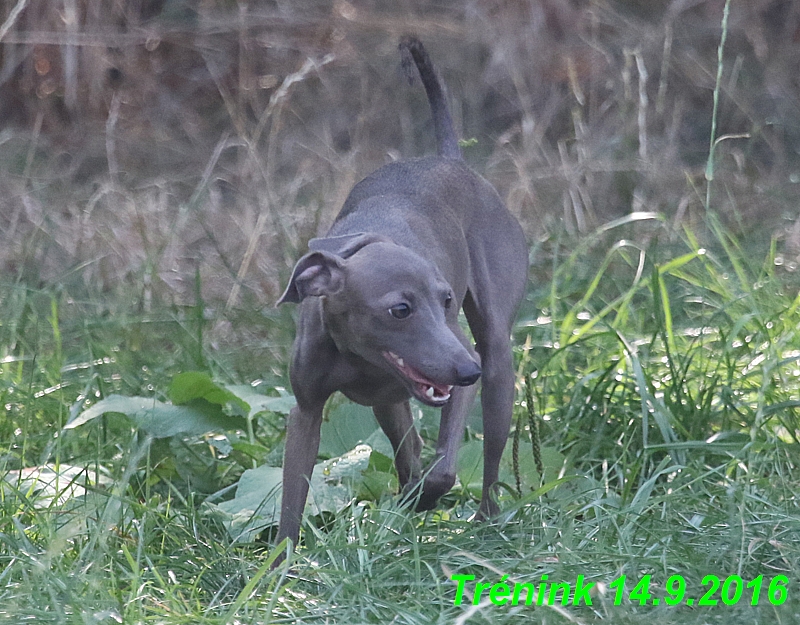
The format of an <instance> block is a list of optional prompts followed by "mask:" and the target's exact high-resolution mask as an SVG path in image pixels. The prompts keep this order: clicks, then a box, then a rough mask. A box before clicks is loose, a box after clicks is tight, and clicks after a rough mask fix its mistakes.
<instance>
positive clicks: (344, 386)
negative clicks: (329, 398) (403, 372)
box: [337, 357, 410, 406]
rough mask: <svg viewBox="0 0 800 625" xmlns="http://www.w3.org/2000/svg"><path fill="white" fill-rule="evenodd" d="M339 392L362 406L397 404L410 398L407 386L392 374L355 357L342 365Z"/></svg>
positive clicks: (338, 385)
mask: <svg viewBox="0 0 800 625" xmlns="http://www.w3.org/2000/svg"><path fill="white" fill-rule="evenodd" d="M340 364H341V369H340V371H342V373H344V375H342V376H341V379H340V380H339V381H338V382H339V383H338V384H337V390H339V391H341V393H342V394H343V395H344V396H345V397H347V398H348V399H350V400H351V401H354V402H356V403H357V404H361V405H362V406H378V405H386V404H396V403H398V402H401V401H405V400H406V399H408V398H409V397H410V395H409V393H408V390H407V389H406V388H405V386H404V385H403V384H402V383H401V382H400V381H399V380H398V379H397V378H395V377H394V376H392V375H391V374H389V373H387V372H385V371H383V370H381V369H379V368H378V367H375V366H374V365H372V364H370V363H368V362H366V361H365V360H362V359H361V358H358V357H355V358H354V359H353V358H347V359H346V361H344V362H342V363H340Z"/></svg>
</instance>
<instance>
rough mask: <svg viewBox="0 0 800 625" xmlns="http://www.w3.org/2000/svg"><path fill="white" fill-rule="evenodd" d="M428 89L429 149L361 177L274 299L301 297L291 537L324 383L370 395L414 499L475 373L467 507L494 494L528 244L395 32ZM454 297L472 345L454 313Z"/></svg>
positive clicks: (458, 417)
mask: <svg viewBox="0 0 800 625" xmlns="http://www.w3.org/2000/svg"><path fill="white" fill-rule="evenodd" d="M400 49H401V52H402V53H403V58H404V65H406V66H407V67H409V66H410V64H411V61H412V60H413V63H415V64H416V66H417V69H418V70H419V74H420V76H421V78H422V82H423V85H424V87H425V91H426V93H427V96H428V102H429V104H430V108H431V112H432V114H433V122H434V130H435V133H436V139H437V142H438V156H433V157H426V158H417V159H411V160H405V161H400V162H394V163H390V164H388V165H385V166H383V167H381V168H380V169H378V170H377V171H375V172H374V173H373V174H371V175H370V176H367V177H366V178H365V179H364V180H362V181H361V182H359V183H358V184H357V185H356V186H355V187H354V188H353V190H352V191H351V193H350V195H349V197H348V198H347V200H346V201H345V203H344V207H343V208H342V210H341V212H340V213H339V215H338V217H337V218H336V220H335V222H334V223H333V226H332V227H331V229H330V231H329V232H328V234H327V236H325V237H324V238H319V239H313V240H311V241H310V242H309V249H310V250H311V251H309V253H308V254H306V255H305V256H303V257H302V258H301V259H300V260H299V261H298V262H297V264H296V265H295V268H294V271H293V273H292V277H291V279H290V281H289V285H288V287H287V288H286V291H285V292H284V294H283V295H282V296H281V298H280V300H279V301H278V304H281V303H284V302H295V303H300V315H299V321H298V327H297V338H296V339H295V343H294V349H293V360H292V364H291V371H290V377H291V383H292V389H293V391H294V394H295V397H296V398H297V406H296V407H295V408H294V409H292V411H291V414H290V415H289V419H288V424H287V427H288V432H287V438H286V449H285V455H284V463H283V499H282V504H281V519H280V527H279V530H278V540H281V539H283V538H285V537H288V538H290V539H291V540H292V541H293V542H294V543H295V544H296V542H297V538H298V536H299V531H300V523H301V520H302V514H303V509H304V507H305V502H306V498H307V496H308V488H309V479H310V477H311V472H312V469H313V467H314V463H315V461H316V457H317V452H318V451H319V436H320V424H321V422H322V411H323V407H324V405H325V402H326V401H327V399H328V398H329V397H330V395H331V394H332V393H334V392H335V391H341V392H342V393H343V394H344V395H346V396H347V397H348V398H350V399H351V400H352V401H355V402H357V403H359V404H363V405H366V406H371V407H372V411H373V413H374V414H375V418H376V419H377V421H378V423H379V424H380V426H381V428H382V429H383V431H384V432H385V433H386V435H387V437H388V438H389V440H390V441H391V443H392V447H393V448H394V453H395V466H396V468H397V474H398V477H399V481H400V484H401V486H402V487H403V489H404V491H405V492H406V494H407V496H408V497H409V499H411V500H413V501H415V502H416V507H417V509H418V510H429V509H431V508H433V507H434V506H435V505H436V502H437V500H438V499H439V498H440V497H441V496H442V495H443V494H445V493H446V492H447V491H449V490H450V489H451V488H452V486H453V484H454V483H455V476H456V458H457V454H458V448H459V444H460V442H461V439H462V438H463V433H464V427H465V421H466V417H467V413H468V412H469V409H470V407H471V405H472V403H473V401H474V399H475V394H476V392H477V391H476V386H475V382H477V380H478V378H479V377H481V376H482V378H483V380H482V388H483V391H482V393H481V404H482V409H483V435H484V470H483V494H482V497H481V503H480V510H479V517H480V518H490V517H492V516H494V515H496V514H497V512H498V506H497V503H496V501H495V499H494V497H493V494H494V493H493V486H494V484H495V482H497V477H498V469H499V464H500V458H501V456H502V454H503V449H504V447H505V444H506V440H507V439H508V433H509V429H510V426H511V413H512V409H513V402H514V370H513V359H512V353H511V345H510V342H509V337H510V334H511V328H512V324H513V322H514V317H515V315H516V312H517V308H518V306H519V303H520V300H521V299H522V297H523V294H524V291H525V284H526V280H527V267H528V248H527V244H526V242H525V237H524V235H523V233H522V229H521V228H520V226H519V223H518V222H517V221H516V219H515V218H514V217H513V216H512V215H511V213H509V212H508V210H507V209H506V207H505V206H504V205H503V202H502V200H501V199H500V197H499V196H498V194H497V192H496V191H495V189H494V188H493V187H492V186H491V185H490V184H489V183H488V182H486V180H484V179H483V178H481V177H480V176H479V175H477V174H476V173H474V172H472V171H471V170H470V169H469V168H468V167H467V166H466V165H465V164H464V162H463V160H462V158H461V150H460V148H459V144H458V140H457V137H456V134H455V131H454V128H453V122H452V119H451V117H450V113H449V111H448V109H447V104H446V101H445V96H444V93H443V89H442V85H441V83H440V81H439V79H438V77H437V75H436V72H435V70H434V68H433V65H432V63H431V60H430V58H429V56H428V54H427V52H426V51H425V48H424V47H423V46H422V43H420V41H419V40H417V39H416V38H413V37H405V38H403V40H402V41H401V43H400ZM461 308H463V310H464V314H465V316H466V319H467V322H468V324H469V327H470V329H471V331H472V336H473V337H474V339H475V348H473V346H472V345H471V343H470V341H469V339H468V338H467V337H466V336H465V334H464V332H463V331H462V330H461V328H460V326H459V323H458V313H459V309H461ZM410 397H414V398H416V399H417V400H419V401H421V402H422V403H423V404H427V405H428V406H435V407H441V408H442V417H441V424H440V427H439V437H438V442H437V445H436V456H435V458H434V460H433V462H432V463H431V465H430V466H429V467H428V468H427V469H425V470H424V471H423V470H422V467H421V463H420V451H421V448H422V440H421V438H420V436H419V434H418V433H417V431H416V429H415V427H414V423H413V419H412V416H411V409H410V407H409V398H410Z"/></svg>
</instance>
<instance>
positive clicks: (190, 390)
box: [169, 371, 249, 413]
mask: <svg viewBox="0 0 800 625" xmlns="http://www.w3.org/2000/svg"><path fill="white" fill-rule="evenodd" d="M169 398H170V399H171V400H172V403H174V404H176V405H182V404H188V403H189V402H191V401H194V400H195V399H205V400H206V401H207V402H210V403H212V404H218V405H220V406H224V405H225V404H228V403H232V404H235V405H236V406H237V407H238V408H240V409H241V410H242V411H244V412H245V413H246V412H247V411H248V410H249V406H248V405H247V404H246V403H245V402H243V401H242V400H241V399H240V398H239V397H237V396H236V395H235V394H234V393H232V392H231V391H229V390H228V389H226V388H225V387H224V386H222V385H220V384H217V383H216V382H214V380H212V379H211V376H209V375H208V374H207V373H203V372H202V371H186V372H184V373H179V374H178V375H176V376H175V377H174V378H172V383H171V384H170V386H169Z"/></svg>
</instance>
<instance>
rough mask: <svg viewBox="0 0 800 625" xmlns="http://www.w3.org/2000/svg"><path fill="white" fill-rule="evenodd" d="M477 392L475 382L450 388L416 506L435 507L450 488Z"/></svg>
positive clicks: (453, 480)
mask: <svg viewBox="0 0 800 625" xmlns="http://www.w3.org/2000/svg"><path fill="white" fill-rule="evenodd" d="M477 392H478V386H477V385H476V384H473V385H471V386H457V387H455V388H454V389H453V391H452V394H451V397H450V401H449V402H447V404H445V406H444V408H442V419H441V422H440V424H439V437H438V439H437V441H436V457H435V458H434V459H433V462H432V463H431V466H430V469H429V470H427V471H426V472H425V477H424V482H423V484H422V493H421V495H420V497H419V502H418V503H417V510H430V509H432V508H434V507H436V502H437V501H438V500H439V498H440V497H441V496H442V495H444V494H445V493H447V492H448V491H449V490H450V489H451V488H453V484H455V481H456V467H457V463H458V450H459V448H460V447H461V442H462V440H463V438H464V427H465V425H466V422H467V415H468V414H469V410H470V408H471V407H472V404H473V402H474V401H475V394H476V393H477Z"/></svg>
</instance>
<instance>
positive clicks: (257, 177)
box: [0, 0, 800, 623]
mask: <svg viewBox="0 0 800 625" xmlns="http://www.w3.org/2000/svg"><path fill="white" fill-rule="evenodd" d="M727 6H728V8H729V14H727V17H726V18H725V19H723V16H724V15H725V7H726V2H725V1H724V0H705V1H704V0H699V1H697V0H695V1H692V0H671V1H668V0H663V1H660V2H637V1H635V0H591V1H590V0H531V1H530V2H502V1H498V2H493V1H474V2H466V3H462V2H421V1H420V2H415V1H409V0H404V1H403V2H397V3H381V2H361V1H359V2H355V1H353V2H346V1H344V0H340V1H336V2H321V1H315V0H297V1H293V2H291V3H289V2H254V1H251V2H247V1H245V0H241V1H239V2H235V3H234V2H215V1H198V2H190V1H181V0H153V1H149V0H138V1H134V2H125V3H121V2H102V3H101V2H96V3H92V2H84V1H82V0H64V1H63V2H57V3H55V4H52V3H41V2H35V1H25V0H17V1H16V2H12V1H3V2H0V24H1V25H0V124H2V127H0V145H1V146H2V148H1V149H0V271H2V274H1V275H2V280H1V283H0V395H2V399H3V401H2V407H3V417H2V418H1V419H0V476H2V479H0V562H2V567H0V619H4V620H8V621H9V622H15V623H16V622H23V621H27V620H33V621H35V622H43V623H49V622H53V623H111V622H119V623H144V622H153V623H182V622H187V623H189V622H191V623H205V622H208V623H263V622H342V623H361V622H404V623H430V622H442V623H445V622H447V623H449V622H459V623H463V622H470V623H478V622H483V621H491V622H493V623H495V622H506V621H508V622H510V621H511V620H512V619H518V618H520V617H523V618H526V619H528V620H530V621H532V622H541V623H567V622H584V623H588V622H596V621H597V622H602V621H609V622H614V623H641V622H645V620H647V621H648V622H649V621H652V620H653V619H654V618H655V619H658V620H659V621H661V622H664V623H712V622H726V623H760V622H786V623H790V622H797V621H798V618H799V615H800V599H798V597H800V588H798V581H800V579H799V578H798V577H797V574H796V573H795V572H796V571H797V570H799V569H800V521H799V520H798V519H800V510H798V508H799V506H798V498H797V493H798V491H799V490H800V469H799V468H798V458H800V454H799V453H798V450H800V446H799V443H800V440H799V439H800V412H798V410H799V409H800V400H798V396H799V393H798V391H800V365H799V364H798V360H799V359H800V338H799V337H798V306H800V299H798V280H797V263H798V260H800V208H799V207H798V200H797V198H798V184H800V156H799V154H798V151H799V150H800V105H798V102H800V82H799V81H798V76H800V72H798V69H799V68H798V64H799V63H800V6H798V5H797V3H794V2H791V0H748V1H747V2H744V1H741V0H730V2H729V3H727ZM723 24H724V27H723ZM406 32H416V33H417V34H418V35H419V36H420V37H421V38H422V39H423V40H424V41H425V42H426V45H427V46H428V48H429V50H430V52H431V54H432V56H433V58H434V60H435V62H436V64H437V67H438V68H439V71H440V73H441V75H442V77H443V78H444V80H445V81H446V83H447V85H448V90H449V99H450V101H451V104H452V106H453V110H454V115H455V118H456V123H457V126H458V128H459V129H460V132H461V134H462V136H463V137H464V138H465V139H466V140H467V147H465V153H466V158H467V160H468V161H469V162H470V163H471V164H472V165H473V166H474V167H475V168H476V169H477V170H478V171H480V172H481V173H482V174H484V175H485V176H486V177H487V178H488V179H489V180H490V181H491V182H493V183H494V184H495V185H496V186H497V188H498V190H499V191H500V193H501V195H502V196H503V197H504V198H505V199H506V201H507V204H508V205H509V208H510V209H511V210H512V212H514V214H515V215H517V216H518V217H519V219H520V221H521V222H522V224H523V226H524V228H525V230H526V233H527V234H528V237H529V241H530V242H531V250H532V253H531V259H532V269H531V287H530V292H529V295H528V298H527V299H526V302H525V304H524V306H523V310H522V311H521V313H520V317H519V323H518V326H517V328H516V330H515V335H514V338H515V344H516V345H517V350H516V353H517V366H518V373H519V415H518V417H519V419H518V423H519V431H520V433H521V439H522V441H521V443H522V444H520V445H519V452H518V455H519V463H520V464H521V466H522V471H521V475H519V482H518V483H517V480H516V479H515V475H514V470H513V467H512V464H513V463H512V460H511V457H510V456H511V452H512V448H513V445H512V444H511V443H510V444H509V458H508V462H507V464H506V466H505V468H504V478H505V480H506V486H505V488H504V490H503V502H502V503H503V509H504V515H503V517H502V518H501V519H499V521H498V522H497V523H495V524H491V525H481V526H476V525H473V524H471V523H469V522H468V521H467V519H468V518H469V517H470V516H471V514H472V513H473V512H474V510H475V500H474V495H475V483H474V482H475V479H474V478H475V476H477V475H479V469H480V467H479V465H478V464H477V462H476V460H475V458H476V452H477V451H479V449H480V437H481V433H480V422H479V420H478V419H473V420H472V421H471V423H470V429H469V431H468V433H467V436H466V437H465V445H464V451H463V453H462V458H461V467H460V471H459V485H458V487H457V488H456V489H454V491H453V492H452V493H451V494H450V495H449V496H448V497H447V498H446V499H445V501H443V504H442V507H441V509H440V510H439V511H437V512H435V513H431V514H428V515H420V514H413V513H410V512H408V511H405V510H401V509H399V508H398V507H397V502H396V501H395V500H394V498H393V497H392V495H391V492H392V489H393V487H394V482H393V479H394V478H393V475H392V473H391V467H390V465H391V462H390V458H389V455H388V454H389V452H388V451H387V449H386V447H385V441H382V440H381V439H380V437H379V436H378V435H377V434H375V433H374V429H375V424H374V422H373V421H372V420H371V417H370V416H369V414H368V413H366V414H365V413H364V412H363V411H360V410H359V409H357V408H354V407H352V406H351V405H350V404H347V403H345V402H334V403H333V404H332V406H331V407H330V410H329V415H328V417H329V419H328V421H327V422H326V424H325V432H324V435H323V436H324V442H323V448H322V455H323V458H321V464H320V475H321V476H322V477H320V478H319V479H320V481H319V483H318V488H317V493H318V497H317V499H316V500H315V502H314V506H315V507H313V508H312V509H311V510H310V512H311V514H310V515H309V519H308V522H307V523H306V525H305V528H304V543H303V546H302V548H301V549H300V551H299V555H298V557H297V559H296V560H295V564H294V567H293V568H289V567H281V568H278V569H276V570H275V571H271V570H270V564H271V563H272V561H273V559H274V557H275V556H276V555H277V553H278V552H277V551H275V550H274V549H273V545H272V543H271V535H270V531H271V530H270V521H271V516H270V515H271V512H270V510H269V509H267V508H268V506H260V503H259V502H260V501H261V500H263V499H264V497H265V495H266V494H267V492H266V490H267V489H266V486H267V485H269V484H271V483H272V482H271V481H270V480H273V479H274V478H275V476H276V475H278V474H279V468H278V467H279V465H280V458H281V445H282V437H283V416H284V415H285V413H286V411H287V410H288V408H289V407H290V406H291V396H290V395H289V393H288V390H287V389H286V388H285V387H286V386H287V379H286V375H285V366H286V361H287V354H288V350H289V346H290V343H291V339H292V336H293V324H292V321H291V311H289V310H283V309H281V310H276V309H274V308H273V307H272V304H273V303H274V301H275V300H276V299H277V296H278V295H279V293H280V291H281V287H282V284H283V282H284V281H285V279H286V277H287V275H288V272H289V270H290V268H291V266H292V263H293V261H294V260H295V259H296V258H297V257H298V256H299V255H300V254H301V253H302V251H303V249H304V245H305V241H306V240H307V239H308V238H310V237H312V236H315V235H319V234H322V233H324V232H325V229H326V227H327V225H328V224H329V223H330V222H331V220H332V219H333V217H334V215H335V214H336V211H337V210H338V208H339V207H340V205H341V203H342V202H343V200H344V198H345V196H346V194H347V192H348V191H349V189H350V187H351V186H352V185H353V184H354V183H355V182H356V181H357V180H358V179H359V178H360V177H361V176H363V175H366V174H367V173H369V172H370V171H372V170H373V169H375V168H376V167H377V166H379V165H381V164H382V163H384V162H386V161H388V160H391V159H395V158H399V157H406V156H414V155H419V154H424V153H429V152H431V151H432V150H433V140H432V133H431V129H430V121H429V115H428V111H427V105H426V102H425V100H424V95H423V93H422V90H421V88H420V87H419V86H416V87H408V86H407V85H405V84H404V81H403V77H402V75H401V72H400V71H399V59H398V54H397V41H398V40H399V37H400V36H401V35H402V34H404V33H406ZM723 33H724V35H725V44H724V48H723V47H722V46H721V40H722V36H723ZM192 372H194V373H192ZM526 388H528V389H529V391H530V397H529V398H526V394H525V389H526ZM142 398H145V399H142ZM148 402H149V403H148ZM155 402H158V403H155ZM418 412H419V414H418V417H419V420H420V426H421V428H422V431H423V434H425V436H426V437H428V438H430V437H431V436H432V435H433V434H434V433H435V426H436V423H435V416H434V415H433V414H431V413H428V412H427V411H421V410H420V411H418ZM529 413H530V414H532V415H534V420H533V421H532V422H529V421H528V414H529ZM120 415H126V417H124V418H123V417H121V416H120ZM67 424H69V427H68V428H66V429H65V427H64V426H65V425H67ZM165 424H166V425H165ZM531 424H532V425H531ZM531 429H533V430H536V429H538V430H540V434H541V446H542V456H543V461H544V474H543V475H539V472H538V471H537V469H536V466H535V462H534V461H533V458H532V453H531V451H530V443H529V442H528V441H529V440H530V437H531ZM361 443H367V444H369V447H363V446H361V447H358V446H357V445H359V444H361ZM326 458H327V459H328V460H327V464H326V463H325V459H326ZM248 497H254V498H255V499H256V500H257V502H256V503H255V504H254V503H253V500H252V499H248ZM458 573H464V574H471V575H475V576H476V581H483V582H489V583H495V582H497V581H499V580H500V578H501V577H502V576H503V575H509V580H512V581H534V582H538V581H539V580H540V579H541V576H542V575H545V574H546V575H548V576H549V578H550V579H551V580H557V581H568V582H570V583H574V581H575V579H576V577H577V576H578V575H584V576H586V578H587V579H590V580H591V581H593V582H595V583H596V585H595V587H594V590H593V592H592V598H593V605H592V606H591V607H587V606H580V607H577V606H563V607H562V606H557V607H555V608H548V607H532V606H528V607H522V606H520V607H518V608H512V607H510V606H500V607H498V606H493V605H491V603H490V602H488V601H486V597H484V598H483V599H484V600H483V603H481V604H480V605H478V606H472V605H468V604H471V598H468V599H467V600H466V601H465V603H464V604H462V605H461V606H454V605H453V599H454V597H455V585H454V584H453V583H452V582H451V581H450V577H451V576H452V575H453V574H458ZM621 574H626V575H628V578H629V579H631V580H638V579H640V578H641V577H642V576H644V575H646V574H651V575H652V576H653V586H652V589H651V592H652V594H653V595H654V596H658V597H660V598H664V597H665V594H664V584H665V582H666V580H667V579H668V578H669V577H670V576H671V575H676V574H679V575H682V576H683V577H684V578H685V579H686V583H687V593H689V592H690V593H691V596H693V597H699V596H700V595H701V594H702V592H703V589H702V587H701V580H702V579H703V577H704V576H705V575H708V574H714V575H718V576H719V577H720V578H722V579H725V577H726V576H728V575H740V576H742V578H743V579H744V580H745V581H749V580H752V579H755V578H756V577H757V576H758V575H763V576H764V579H766V580H769V579H773V578H774V577H775V576H776V575H786V576H787V577H788V579H789V590H788V593H787V597H786V601H784V602H782V603H781V604H780V605H773V602H772V601H770V600H769V598H768V597H766V594H762V596H761V599H760V601H759V602H758V605H755V606H754V605H751V604H750V603H751V597H750V595H748V594H747V592H745V594H744V595H743V597H742V599H741V600H740V601H738V602H734V603H735V605H725V604H724V603H723V602H722V601H719V603H718V605H716V606H709V607H698V606H694V607H688V606H667V605H664V603H663V601H662V603H661V605H660V606H657V607H654V606H652V605H650V603H651V602H648V605H639V603H638V601H629V600H628V598H627V596H626V599H625V601H623V602H622V605H614V591H613V589H609V584H610V583H611V582H612V581H613V580H614V579H615V578H617V577H618V576H619V575H621ZM765 587H766V586H765ZM748 592H749V591H748ZM687 596H689V595H687ZM717 598H719V595H717Z"/></svg>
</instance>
